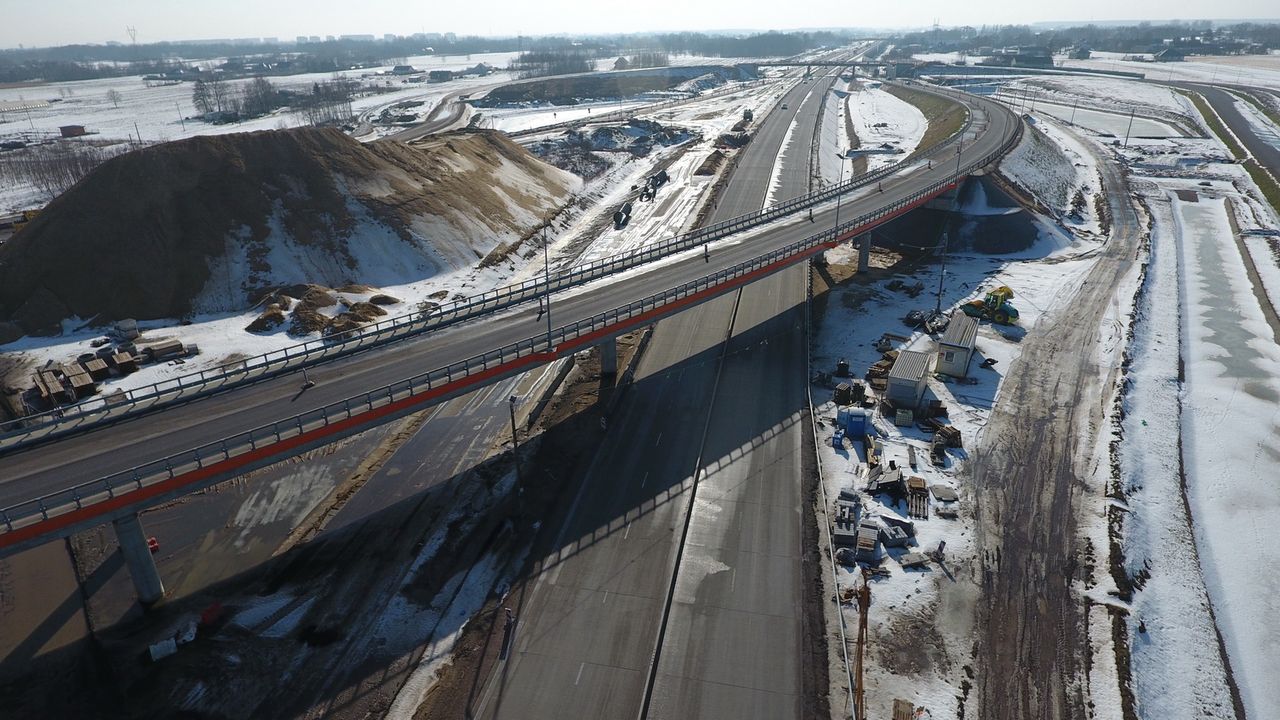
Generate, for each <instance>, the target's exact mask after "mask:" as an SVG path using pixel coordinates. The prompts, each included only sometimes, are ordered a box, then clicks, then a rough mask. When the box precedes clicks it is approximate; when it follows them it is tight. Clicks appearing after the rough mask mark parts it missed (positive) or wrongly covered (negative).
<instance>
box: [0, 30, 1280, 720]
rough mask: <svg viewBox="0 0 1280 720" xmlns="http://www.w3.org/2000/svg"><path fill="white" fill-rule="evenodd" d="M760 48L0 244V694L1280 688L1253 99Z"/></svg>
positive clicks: (920, 702) (741, 707) (107, 163)
mask: <svg viewBox="0 0 1280 720" xmlns="http://www.w3.org/2000/svg"><path fill="white" fill-rule="evenodd" d="M934 30H935V35H937V34H939V33H940V31H939V30H938V28H937V27H936V26H935V28H934ZM787 37H791V36H790V35H787ZM795 38H796V39H795V42H797V43H801V42H802V41H803V43H802V44H804V46H803V47H802V48H800V49H798V50H796V51H794V52H792V53H789V54H785V55H778V56H773V55H769V56H760V57H736V56H725V57H722V58H719V59H714V58H710V57H706V56H696V55H692V54H689V55H674V54H673V55H671V56H670V57H667V62H669V63H670V65H668V66H663V67H647V68H645V67H641V64H642V62H647V61H653V60H655V58H658V57H666V56H661V55H660V54H656V53H655V54H650V53H648V52H638V51H629V55H625V56H624V55H622V54H616V55H615V56H612V57H607V58H606V57H603V56H601V57H588V56H587V55H585V54H583V55H582V56H581V57H578V56H575V57H574V63H578V64H580V63H584V62H585V63H587V65H585V67H587V68H588V69H587V70H581V68H579V67H578V64H575V65H573V66H572V67H571V66H570V65H568V64H565V65H564V68H570V69H574V70H575V71H574V72H564V73H561V74H555V75H552V76H550V77H537V76H525V73H527V72H528V71H527V68H528V67H530V63H533V62H534V60H535V59H537V58H542V59H543V60H542V61H545V62H564V63H567V61H566V60H565V59H564V58H563V57H560V56H557V55H550V56H543V55H539V54H538V53H540V52H542V51H541V50H535V51H529V50H526V49H525V46H524V45H523V41H524V38H522V39H520V44H518V47H520V48H521V49H520V50H519V51H518V52H517V53H509V54H510V55H512V58H510V61H511V62H510V65H509V66H503V65H491V64H487V63H489V61H491V60H494V59H495V58H494V57H493V53H490V54H486V55H484V56H483V57H479V56H478V57H477V58H475V59H473V58H471V56H469V55H468V56H459V57H457V58H454V59H453V60H449V59H448V58H443V57H442V58H435V57H433V56H432V55H431V54H424V55H422V56H416V57H411V58H408V59H401V58H396V59H395V61H394V62H393V63H392V64H390V65H388V66H387V68H388V69H385V70H380V69H376V68H375V69H370V68H360V69H359V72H361V73H364V74H366V75H368V77H366V78H365V80H366V81H367V82H372V83H374V84H379V83H381V84H382V85H383V86H384V88H383V90H381V91H379V93H377V95H378V96H380V97H379V98H373V97H372V95H371V97H370V98H369V99H361V100H359V101H357V102H356V105H355V106H354V107H352V108H350V112H349V117H347V118H345V120H346V122H343V123H331V124H329V125H328V126H325V127H283V126H282V127H276V128H269V127H257V126H256V125H252V124H250V125H249V126H247V127H245V128H244V129H245V130H248V132H227V133H223V132H221V131H220V130H219V131H218V132H216V133H213V132H212V131H211V134H207V135H206V134H197V133H188V134H187V135H184V136H182V137H181V138H180V139H176V140H172V141H170V142H159V143H155V144H150V145H144V144H142V143H138V144H137V146H134V147H130V149H128V150H127V151H123V152H121V153H120V154H118V155H114V156H113V157H110V158H107V159H104V160H103V161H102V162H101V164H99V165H97V166H96V167H95V168H94V169H93V170H91V171H90V172H88V174H86V175H85V176H84V177H83V178H81V179H79V180H78V181H76V182H75V183H73V184H72V185H71V186H70V187H69V188H68V189H66V190H64V191H62V192H60V193H59V194H57V195H56V197H53V198H52V199H51V200H50V201H49V202H47V203H44V204H42V205H41V207H40V209H39V210H38V211H37V210H35V209H34V208H30V209H27V210H25V211H21V212H18V213H17V214H14V215H12V216H11V217H8V218H2V219H0V220H2V221H3V222H2V223H0V224H3V225H6V226H7V227H5V228H3V229H0V232H9V233H10V234H9V235H7V236H0V237H3V240H2V241H0V386H2V387H0V391H2V395H0V397H2V398H3V402H2V403H0V468H2V469H0V476H2V477H0V658H2V659H0V704H2V705H0V706H3V707H5V708H7V711H6V712H5V713H0V714H3V715H5V716H6V717H8V716H13V717H22V718H26V717H32V718H36V717H86V718H90V717H102V718H116V717H120V718H133V717H139V718H140V717H185V718H210V719H212V718H257V717H261V718H283V717H290V718H291V717H298V718H321V717H331V718H370V717H378V718H415V719H422V720H438V719H440V720H442V719H450V718H457V719H458V720H463V719H464V718H485V719H495V720H496V719H498V718H522V719H525V718H567V717H584V718H586V717H593V718H594V717H630V716H636V717H640V718H653V719H655V720H656V719H657V718H709V719H714V718H722V717H723V718H730V717H733V718H741V717H753V718H762V719H763V718H770V719H771V720H776V719H778V718H795V719H796V720H827V719H828V718H853V719H854V720H872V719H875V718H885V719H891V720H918V719H920V718H932V719H935V720H944V719H948V720H950V719H954V720H963V718H966V717H969V718H973V717H981V718H991V719H993V720H1004V719H1006V718H1007V719H1008V720H1014V719H1015V718H1016V719H1019V720H1021V719H1025V718H1063V717H1071V718H1077V717H1079V718H1091V719H1096V720H1137V719H1138V718H1147V717H1153V718H1154V717H1193V716H1194V717H1203V718H1213V719H1215V720H1217V719H1223V720H1225V719H1227V718H1231V719H1234V720H1242V719H1243V718H1246V717H1251V716H1257V717H1263V716H1265V715H1266V711H1267V709H1269V708H1274V707H1280V699H1277V698H1276V697H1274V694H1275V693H1274V691H1273V690H1272V689H1270V685H1269V684H1268V683H1267V682H1266V678H1265V674H1266V673H1265V669H1266V668H1267V667H1269V663H1268V659H1269V658H1270V656H1271V653H1272V649H1273V647H1274V643H1272V640H1274V639H1275V638H1273V637H1272V636H1273V635H1274V633H1272V632H1270V631H1269V630H1267V627H1269V626H1268V625H1267V624H1266V623H1265V617H1267V616H1268V613H1269V611H1271V610H1274V609H1277V608H1275V607H1274V597H1280V588H1275V587H1273V585H1275V583H1274V582H1271V581H1270V580H1267V579H1266V578H1258V577H1255V576H1254V575H1253V574H1251V571H1250V568H1251V567H1256V566H1258V565H1260V564H1264V563H1265V562H1267V561H1268V560H1269V558H1270V554H1271V553H1273V548H1274V547H1275V545H1274V544H1273V543H1270V542H1269V539H1270V535H1269V534H1268V532H1267V531H1266V530H1265V528H1266V527H1269V526H1268V525H1267V524H1266V523H1265V522H1264V521H1265V519H1266V516H1267V513H1268V511H1269V510H1270V509H1271V508H1273V507H1280V506H1277V505H1275V504H1274V503H1275V502H1277V501H1280V500H1278V499H1277V498H1276V496H1275V494H1274V492H1273V490H1274V488H1270V487H1269V486H1268V485H1266V483H1265V482H1261V481H1253V480H1244V479H1242V478H1253V477H1254V476H1256V475H1257V472H1256V467H1257V466H1256V464H1255V463H1256V462H1258V460H1257V459H1258V458H1262V457H1269V456H1276V457H1280V450H1277V448H1276V446H1275V440H1274V438H1275V437H1277V436H1276V435H1275V431H1276V426H1275V423H1274V418H1273V417H1272V416H1273V415H1274V412H1272V411H1273V410H1274V407H1273V406H1274V402H1275V400H1276V399H1277V398H1280V388H1277V387H1276V381H1275V379H1274V377H1272V375H1273V373H1271V372H1270V370H1269V368H1270V367H1271V366H1272V365H1271V364H1272V363H1273V362H1280V321H1278V320H1277V316H1276V313H1275V310H1274V304H1273V301H1272V298H1273V297H1276V296H1278V295H1280V280H1278V279H1280V264H1277V258H1280V252H1278V251H1277V245H1276V239H1277V238H1280V218H1278V217H1277V213H1276V207H1275V205H1274V204H1273V203H1274V201H1275V193H1274V190H1275V188H1276V187H1280V186H1275V185H1274V179H1273V178H1274V173H1276V172H1277V170H1278V169H1277V168H1276V167H1274V166H1273V165H1274V161H1276V160H1280V157H1276V156H1275V150H1274V148H1272V150H1271V151H1268V150H1267V149H1266V148H1268V147H1270V145H1268V141H1267V140H1266V139H1265V138H1268V137H1271V138H1274V137H1276V136H1280V124H1277V123H1280V120H1278V118H1280V115H1277V113H1280V73H1276V74H1275V77H1274V78H1272V77H1270V76H1260V77H1261V79H1259V80H1256V81H1255V82H1256V84H1257V87H1256V88H1253V89H1249V87H1251V86H1236V87H1233V88H1231V89H1229V90H1221V89H1217V87H1216V86H1215V85H1214V84H1213V82H1212V81H1208V82H1206V81H1205V79H1204V78H1199V77H1198V76H1189V77H1190V78H1191V79H1188V80H1186V81H1185V82H1183V81H1177V82H1175V81H1174V80H1173V79H1172V76H1173V74H1172V73H1170V77H1169V78H1168V79H1166V80H1165V81H1164V82H1157V81H1155V80H1148V79H1144V78H1141V77H1137V78H1135V77H1130V76H1129V75H1128V74H1126V73H1125V72H1121V71H1118V70H1107V69H1106V68H1105V67H1103V66H1101V65H1094V66H1090V65H1087V64H1085V65H1082V66H1079V67H1065V62H1066V61H1064V65H1063V67H1062V68H1052V67H1050V68H1040V69H1028V68H1026V67H1023V66H1020V65H1019V64H1018V60H1017V58H1021V57H1028V58H1029V57H1038V55H1035V54H1034V53H1032V52H1031V51H1030V50H1027V51H1026V52H1021V51H1020V52H1017V53H1015V52H1013V51H1012V50H1008V49H1002V50H1001V52H994V51H993V52H992V53H991V54H990V56H989V57H991V58H998V59H1000V62H995V61H990V62H987V63H977V64H974V63H967V62H966V61H965V59H964V58H960V59H959V60H954V61H952V60H950V59H948V60H946V61H944V60H939V59H937V58H936V57H934V56H933V55H932V54H928V53H924V52H923V51H920V50H918V49H917V50H912V49H911V48H912V47H916V48H918V47H919V46H918V45H912V44H911V43H908V42H907V41H908V40H910V39H913V38H912V37H911V36H909V35H906V36H902V37H897V36H894V37H872V38H865V39H864V38H861V37H858V36H841V37H840V42H838V43H830V44H829V43H827V42H819V39H818V36H809V35H804V34H797V35H795ZM821 39H823V40H826V39H827V38H826V37H825V36H822V38H821ZM772 40H773V41H777V38H772ZM361 42H363V41H361ZM386 42H391V41H390V40H388V41H386ZM577 42H581V43H583V44H584V45H583V47H585V46H587V45H590V43H591V42H593V41H592V40H590V39H582V40H579V41H577ZM635 42H636V43H637V44H641V45H642V44H643V43H644V42H648V41H647V40H645V39H643V38H640V37H637V38H636V39H635ZM668 42H671V40H668ZM441 43H442V44H443V40H442V41H441ZM581 52H582V53H585V52H586V51H581ZM433 53H434V50H433ZM913 55H915V56H918V57H913ZM548 57H549V58H550V60H548V59H547V58H548ZM947 57H948V58H950V56H947ZM1006 60H1007V63H1006V64H1001V63H1004V62H1005V61H1006ZM1071 62H1074V63H1081V62H1083V63H1089V62H1091V61H1089V60H1087V59H1086V60H1084V61H1076V60H1072V61H1071ZM480 68H482V69H483V72H481V71H480V70H478V69H480ZM521 68H524V70H522V69H521ZM562 69H563V68H562ZM313 74H315V73H313ZM317 75H318V74H317ZM298 77H306V78H308V80H310V79H311V78H309V76H306V75H299V76H298ZM326 77H327V76H326ZM340 79H341V78H340V77H339V76H334V77H332V78H330V79H329V80H326V82H328V81H332V82H338V81H339V80H340ZM414 79H416V80H415V81H413V82H410V80H414ZM1157 80H1158V79H1157ZM315 81H316V82H317V83H319V82H321V80H320V79H318V78H316V79H315ZM83 82H89V83H102V86H103V87H107V86H108V79H102V80H87V81H83ZM109 82H110V83H113V84H112V85H111V87H112V88H114V87H117V86H120V87H123V85H122V84H121V83H122V82H123V81H121V80H120V79H118V78H110V79H109ZM183 82H185V81H183ZM53 85H56V83H49V84H46V85H37V86H36V87H40V88H42V90H41V91H42V92H45V94H49V93H48V90H49V87H51V86H53ZM428 85H429V86H430V87H427V86H428ZM76 87H80V86H79V85H77V86H76ZM95 87H96V86H95ZM165 87H169V86H165ZM317 87H319V85H318V84H317ZM1273 87H1274V88H1275V89H1272V88H1273ZM164 92H165V93H172V92H173V91H172V90H165V91H164ZM317 92H318V91H317ZM62 97H63V99H64V100H67V101H68V105H67V106H66V107H71V108H75V109H76V111H77V112H80V111H82V110H84V109H85V108H86V107H88V105H87V104H86V103H71V102H70V98H72V97H74V96H73V95H68V94H66V93H64V94H63V96H62ZM160 97H162V94H161V93H156V94H155V98H160ZM163 97H166V98H167V97H169V95H163ZM1116 97H1128V98H1131V99H1132V102H1131V103H1128V104H1124V105H1119V104H1114V103H1112V102H1111V100H1110V99H1112V98H1116ZM375 100H376V101H375ZM9 101H10V98H9V97H8V95H4V94H3V93H2V92H0V102H9ZM23 102H24V103H25V102H26V101H25V100H23ZM148 102H151V100H148ZM156 102H159V101H158V100H156ZM129 103H130V101H129V99H126V100H125V102H124V104H125V105H126V107H128V106H129ZM99 104H101V103H99ZM58 105H59V103H57V102H45V103H44V104H42V105H31V106H30V108H27V106H26V105H24V106H23V107H24V108H25V109H23V110H22V113H23V119H24V121H25V122H26V123H27V124H28V125H29V126H31V127H32V128H34V127H35V126H36V121H35V120H36V119H38V120H39V122H40V124H41V125H42V126H43V125H47V124H49V123H54V122H64V123H65V122H68V120H67V117H66V113H67V112H69V111H63V110H61V109H60V108H59V107H58ZM15 107H16V106H15ZM1082 107H1083V108H1087V111H1086V112H1084V113H1083V114H1077V113H1078V111H1080V110H1081V108H1082ZM118 109H119V108H118V107H114V106H113V107H112V108H111V111H112V112H111V113H108V112H107V109H106V107H105V105H104V106H103V107H102V108H99V110H100V111H101V113H102V114H101V117H102V118H103V122H104V125H103V126H104V127H109V125H108V123H113V122H114V123H119V122H122V120H121V119H120V118H117V117H116V115H115V114H114V111H116V110H118ZM27 112H35V113H37V114H38V118H36V119H32V118H29V117H27V116H26V113H27ZM60 112H62V113H63V115H59V113H60ZM14 116H15V117H17V115H16V111H15V115H14ZM121 117H123V116H121ZM1135 118H1136V119H1137V122H1136V123H1135ZM8 120H9V118H8V116H7V115H6V116H5V118H4V121H2V122H0V131H2V130H4V124H5V122H8ZM185 120H186V119H185V118H183V117H182V116H181V114H179V117H178V119H177V120H175V121H174V122H177V123H182V122H185ZM87 122H88V121H86V123H87ZM157 122H158V121H157ZM202 122H204V121H202ZM252 122H256V121H251V123H252ZM171 124H172V123H171ZM259 124H260V123H259ZM1120 125H1125V126H1126V127H1125V128H1124V132H1123V133H1122V134H1120V133H1117V129H1118V128H1119V126H1120ZM181 127H182V130H183V132H186V127H185V125H181ZM1135 127H1137V131H1135ZM135 132H137V133H138V134H139V135H141V134H142V131H141V130H140V129H138V128H135ZM148 132H150V130H148ZM1268 133H1271V134H1268ZM28 189H30V188H28ZM24 192H25V191H24ZM5 197H8V196H5ZM13 197H19V194H17V193H15V194H14V195H13ZM22 197H26V196H25V195H23V196H22ZM23 202H25V201H23ZM6 207H7V206H6ZM1246 425H1247V426H1248V427H1245V426H1246ZM1246 516H1247V518H1248V519H1249V521H1250V522H1251V523H1252V525H1251V527H1256V528H1260V529H1259V530H1258V531H1257V532H1256V533H1255V534H1254V535H1253V536H1250V538H1248V539H1247V541H1242V540H1241V538H1240V537H1239V536H1238V533H1233V532H1232V528H1238V527H1239V523H1240V522H1241V520H1240V518H1242V517H1246ZM1272 590H1274V591H1275V592H1274V594H1273V593H1272Z"/></svg>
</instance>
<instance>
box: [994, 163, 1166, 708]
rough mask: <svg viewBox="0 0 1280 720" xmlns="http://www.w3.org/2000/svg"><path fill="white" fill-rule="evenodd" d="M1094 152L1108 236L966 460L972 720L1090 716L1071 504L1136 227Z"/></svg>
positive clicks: (1114, 179)
mask: <svg viewBox="0 0 1280 720" xmlns="http://www.w3.org/2000/svg"><path fill="white" fill-rule="evenodd" d="M1086 146H1087V147H1090V148H1093V146H1092V145H1091V144H1086ZM1094 155H1095V159H1096V160H1097V161H1098V167H1099V170H1100V171H1101V173H1102V181H1103V188H1104V190H1105V191H1106V193H1107V200H1108V203H1109V205H1110V207H1111V211H1112V217H1113V220H1112V222H1113V224H1112V233H1111V239H1110V240H1109V241H1108V242H1107V245H1106V247H1105V248H1104V249H1103V251H1102V254H1101V255H1100V256H1099V258H1098V261H1097V263H1096V264H1095V265H1094V267H1093V268H1092V269H1091V270H1090V271H1089V273H1088V275H1087V277H1086V278H1085V280H1084V281H1083V282H1082V283H1081V284H1080V286H1079V288H1078V289H1077V290H1076V292H1075V294H1074V295H1073V296H1072V297H1071V298H1070V299H1068V300H1066V301H1065V302H1063V303H1061V304H1060V305H1059V306H1058V307H1057V309H1056V310H1055V311H1054V312H1053V313H1051V314H1049V315H1047V316H1046V317H1044V318H1042V319H1041V320H1040V321H1039V322H1038V323H1037V324H1036V326H1035V327H1034V328H1032V329H1030V330H1028V332H1027V334H1026V337H1025V339H1024V340H1023V341H1022V354H1021V355H1020V356H1019V358H1018V359H1017V360H1016V361H1014V363H1013V364H1012V365H1011V366H1010V367H1009V369H1008V374H1007V376H1006V377H1007V379H1006V381H1005V384H1004V387H1003V388H1002V389H1001V391H1000V397H999V400H998V402H997V403H996V406H995V408H994V411H993V412H992V415H991V421H990V422H989V423H988V425H987V427H986V429H985V430H984V431H983V434H982V437H981V440H980V442H979V446H978V447H977V448H976V449H975V451H974V455H973V468H974V471H973V472H974V488H975V490H974V498H975V505H976V513H977V517H978V527H977V531H978V542H979V548H980V550H981V551H982V557H983V563H982V591H983V594H984V598H983V600H982V605H981V607H980V609H979V612H978V623H977V626H976V627H977V628H978V633H979V635H978V643H977V650H976V653H975V654H976V658H977V663H978V673H977V680H976V684H977V691H978V692H977V697H978V701H979V703H980V707H979V708H978V713H977V715H978V716H979V717H982V718H984V719H990V720H1032V719H1034V718H1046V719H1049V718H1052V719H1053V720H1062V719H1065V718H1083V717H1088V716H1089V714H1090V711H1089V710H1088V706H1089V698H1088V695H1087V684H1085V683H1083V682H1082V681H1081V677H1082V674H1083V673H1084V672H1085V668H1086V658H1085V652H1086V648H1085V637H1086V636H1085V627H1084V622H1085V618H1084V614H1083V605H1082V603H1081V601H1080V598H1079V596H1078V594H1077V592H1076V590H1074V589H1073V583H1075V582H1078V581H1080V580H1082V579H1083V577H1084V574H1085V569H1084V568H1083V567H1080V566H1079V565H1078V557H1079V552H1080V548H1079V547H1078V546H1077V544H1076V542H1075V541H1076V532H1075V527H1076V517H1075V514H1076V508H1077V504H1076V501H1077V500H1078V499H1079V497H1080V495H1081V493H1082V491H1083V489H1084V485H1083V483H1082V482H1081V478H1082V477H1084V476H1085V474H1086V473H1088V472H1090V468H1088V467H1087V464H1088V460H1087V457H1088V456H1089V455H1090V453H1092V451H1093V450H1094V449H1095V447H1096V440H1097V437H1096V433H1097V432H1098V431H1099V430H1100V428H1101V427H1102V411H1103V407H1102V405H1101V404H1100V403H1099V402H1098V399H1099V398H1100V397H1102V396H1103V392H1104V390H1105V388H1106V387H1108V386H1109V384H1110V383H1111V382H1113V381H1114V374H1115V373H1116V372H1117V369H1118V368H1117V367H1116V366H1113V367H1109V368H1108V367H1100V366H1099V365H1098V363H1097V362H1096V356H1095V353H1094V352H1093V348H1095V347H1096V344H1097V341H1098V333H1099V329H1100V327H1101V324H1102V320H1103V316H1104V315H1105V313H1106V312H1107V311H1108V309H1109V308H1110V307H1111V305H1112V304H1113V302H1114V297H1113V295H1112V293H1114V292H1115V288H1118V287H1120V286H1121V285H1120V280H1121V279H1122V278H1123V277H1124V275H1125V274H1126V273H1127V272H1129V270H1130V269H1131V268H1132V266H1133V263H1134V262H1135V256H1136V253H1137V252H1138V249H1139V241H1140V234H1141V227H1140V224H1139V221H1138V217H1137V214H1136V213H1135V211H1134V208H1133V206H1132V204H1131V201H1130V198H1129V195H1128V190H1127V186H1126V185H1125V182H1124V178H1123V176H1122V174H1121V170H1120V168H1119V167H1118V166H1117V164H1116V163H1115V161H1114V160H1112V159H1111V158H1110V156H1108V155H1105V154H1104V153H1102V152H1095V153H1094ZM1103 556H1104V557H1105V553H1104V555H1103ZM1095 572H1105V570H1101V569H1100V570H1097V571H1095Z"/></svg>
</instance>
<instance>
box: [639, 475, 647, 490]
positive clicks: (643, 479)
mask: <svg viewBox="0 0 1280 720" xmlns="http://www.w3.org/2000/svg"><path fill="white" fill-rule="evenodd" d="M647 482H649V473H645V474H644V477H642V478H640V487H644V484H645V483H647Z"/></svg>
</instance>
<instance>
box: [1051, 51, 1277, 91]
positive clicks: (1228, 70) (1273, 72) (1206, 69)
mask: <svg viewBox="0 0 1280 720" xmlns="http://www.w3.org/2000/svg"><path fill="white" fill-rule="evenodd" d="M1138 56H1139V54H1134V55H1133V57H1138ZM1146 57H1149V56H1146ZM1274 57H1275V56H1271V55H1256V56H1255V55H1243V56H1239V57H1229V56H1217V57H1212V56H1204V57H1199V56H1192V57H1190V58H1188V59H1187V60H1186V61H1185V62H1143V61H1135V60H1125V59H1123V58H1124V54H1123V53H1099V52H1095V53H1093V57H1091V58H1089V59H1088V60H1068V59H1065V58H1064V59H1063V67H1068V68H1082V69H1085V70H1109V71H1113V72H1129V73H1138V74H1141V75H1143V76H1145V77H1146V79H1148V80H1166V81H1167V80H1173V81H1177V80H1187V81H1191V82H1211V83H1212V82H1223V83H1231V84H1234V85H1258V86H1262V87H1269V88H1280V62H1277V61H1275V60H1274V59H1273V58H1274ZM1120 97H1123V96H1120Z"/></svg>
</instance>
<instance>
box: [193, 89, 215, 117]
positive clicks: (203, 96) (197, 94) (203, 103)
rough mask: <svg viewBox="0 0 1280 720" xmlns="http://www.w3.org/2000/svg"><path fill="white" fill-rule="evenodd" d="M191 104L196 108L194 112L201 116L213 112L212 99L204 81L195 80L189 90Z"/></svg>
mask: <svg viewBox="0 0 1280 720" xmlns="http://www.w3.org/2000/svg"><path fill="white" fill-rule="evenodd" d="M191 104H192V105H195V106H196V110H199V111H200V114H202V115H208V114H209V113H211V112H213V97H212V96H211V95H210V93H209V85H208V83H206V82H205V81H204V80H196V83H195V85H194V86H192V88H191Z"/></svg>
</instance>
